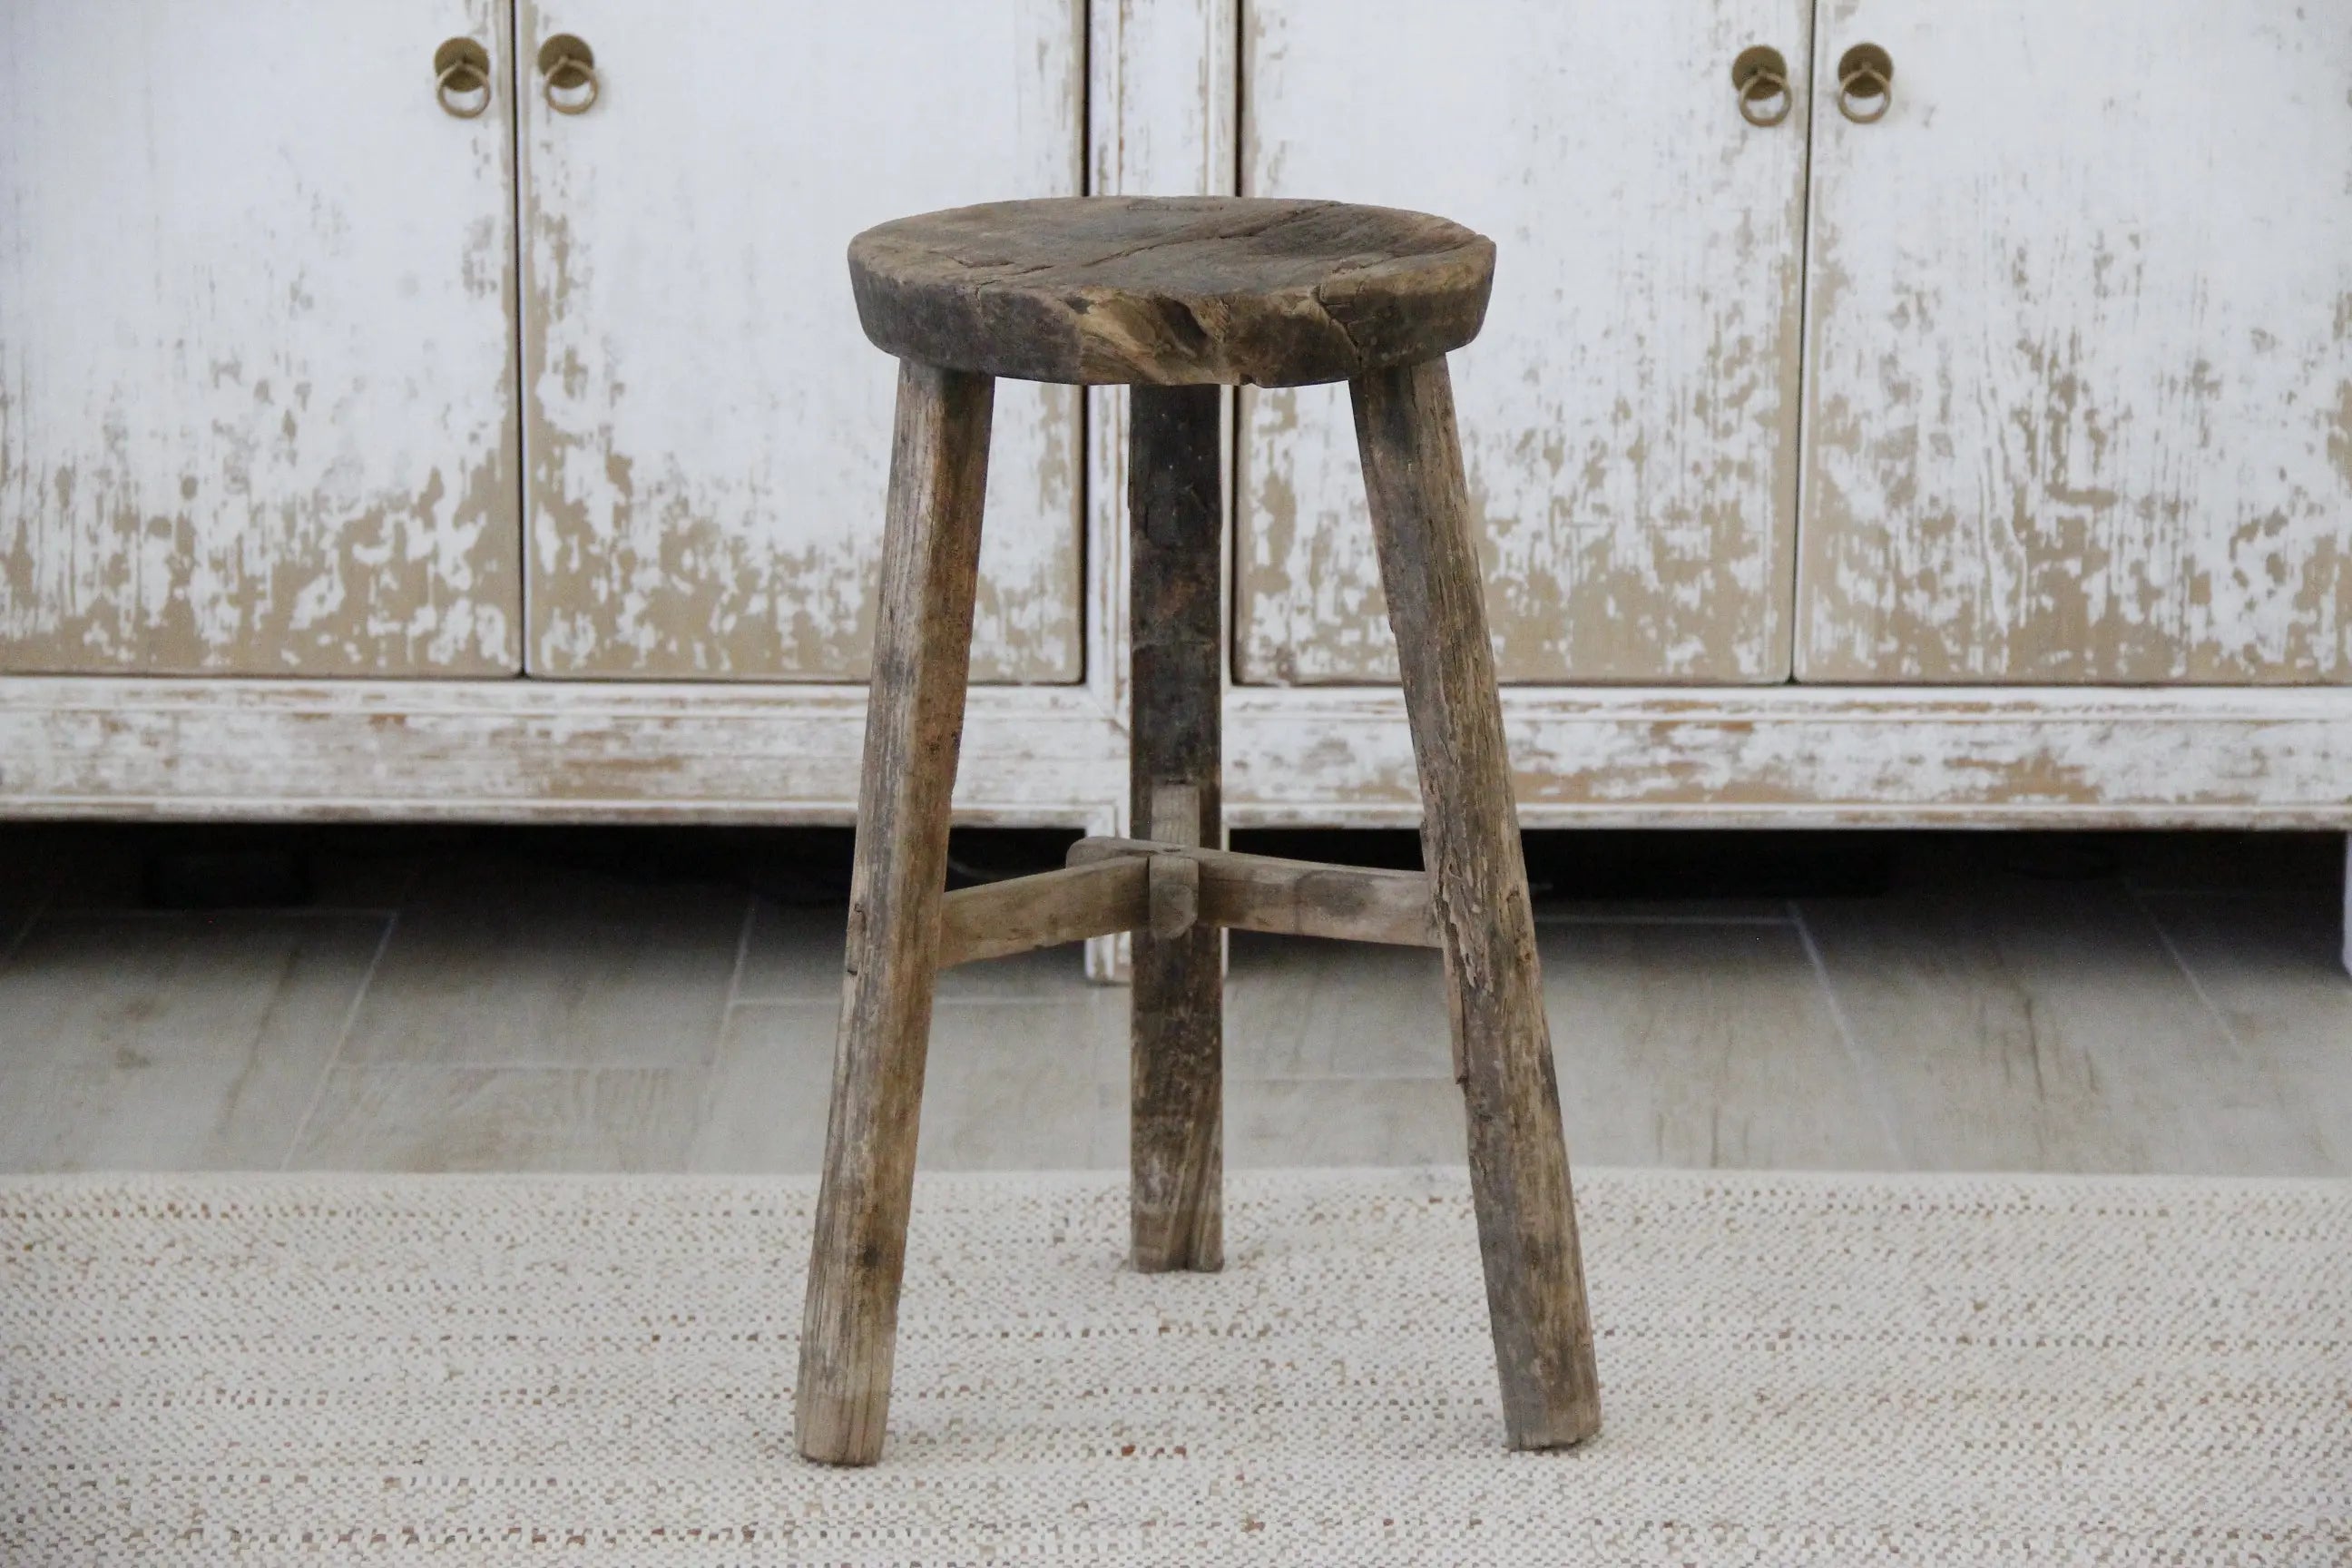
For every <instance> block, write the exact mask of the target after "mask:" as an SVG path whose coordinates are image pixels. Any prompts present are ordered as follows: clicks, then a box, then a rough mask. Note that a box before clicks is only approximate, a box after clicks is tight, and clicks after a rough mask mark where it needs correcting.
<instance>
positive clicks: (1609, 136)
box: [1238, 0, 1811, 684]
mask: <svg viewBox="0 0 2352 1568" xmlns="http://www.w3.org/2000/svg"><path fill="white" fill-rule="evenodd" d="M1810 13H1811V6H1810V5H1809V4H1807V3H1806V0H1691V3H1687V4H1676V5H1623V4H1617V3H1614V0H1466V3H1464V4H1458V5H1410V4H1402V3H1386V4H1380V5H1368V4H1365V3H1364V0H1250V4H1248V5H1247V6H1246V7H1245V18H1246V23H1247V26H1245V28H1244V51H1245V59H1244V72H1243V79H1244V93H1243V113H1244V148H1243V160H1242V164H1243V170H1244V187H1245V189H1246V191H1247V193H1248V194H1250V195H1284V196H1332V197H1339V198H1343V199H1347V200H1354V201H1370V202H1379V203H1383V204H1386V205H1394V206H1405V207H1416V208H1421V209H1423V210H1426V211H1431V212H1436V213H1441V214H1444V216H1448V217H1452V218H1456V219H1459V220H1460V221H1462V222H1464V223H1466V224H1469V225H1470V226H1473V227H1475V228H1477V229H1479V230H1481V231H1482V232H1484V233H1486V234H1487V235H1489V236H1491V237H1493V238H1494V240H1495V242H1496V247H1498V252H1499V254H1498V258H1497V261H1496V275H1495V295H1494V302H1493V305H1492V307H1491V309H1490V310H1489V311H1488V314H1487V318H1486V331H1485V332H1484V333H1483V334H1482V335H1481V336H1480V337H1479V339H1478V341H1477V342H1474V343H1472V344H1471V345H1470V346H1469V347H1468V348H1466V349H1465V350H1464V351H1463V352H1461V353H1458V354H1456V355H1454V366H1453V368H1454V384H1455V389H1456V397H1457V401H1458V403H1459V405H1460V411H1461V420H1462V445H1463V453H1464V458H1465V466H1466V468H1467V469H1468V474H1469V481H1470V495H1471V502H1472V505H1473V507H1474V509H1475V511H1476V513H1477V523H1478V532H1479V536H1480V546H1481V550H1480V553H1481V558H1482V560H1483V562H1484V563H1485V565H1486V573H1487V582H1488V619H1489V622H1490V623H1491V626H1492V627H1493V631H1494V635H1495V642H1496V657H1497V661H1498V664H1499V667H1500V669H1501V672H1502V674H1503V676H1504V678H1505V679H1509V680H1522V681H1536V680H1549V681H1559V680H1570V679H1573V680H1650V681H1685V680H1688V681H1701V680H1706V681H1722V682H1733V681H1741V682H1745V681H1765V680H1778V679H1782V678H1783V677H1785V676H1786V675H1787V673H1788V668H1789V648H1788V642H1789V634H1788V613H1787V611H1788V600H1789V594H1790V562H1791V558H1792V552H1793V549H1794V545H1793V542H1792V534H1791V528H1792V519H1793V516H1794V506H1795V495H1796V434H1795V426H1794V415H1795V409H1796V398H1797V389H1796V372H1797V350H1798V342H1797V338H1798V319H1797V290H1798V256H1799V237H1798V224H1799V222H1800V219H1801V203H1802V190H1803V179H1804V153H1805V146H1804V134H1803V124H1802V116H1801V114H1795V115H1791V117H1790V120H1789V121H1787V122H1786V123H1784V124H1782V125H1780V126H1778V127H1775V128H1772V129H1769V130H1768V129H1759V128H1756V127H1753V126H1749V125H1748V124H1746V123H1744V122H1743V121H1741V119H1740V117H1739V111H1738V100H1737V97H1736V95H1735V93H1734V91H1733V89H1732V86H1731V79H1730V68H1731V61H1732V58H1733V57H1734V56H1736V55H1737V54H1738V53H1739V51H1740V50H1741V49H1743V48H1745V47H1748V45H1751V44H1769V45H1771V46H1772V47H1775V48H1778V49H1780V51H1781V52H1782V54H1783V55H1785V56H1786V57H1787V58H1789V59H1790V61H1791V62H1793V63H1794V64H1795V65H1796V67H1797V68H1800V69H1801V63H1802V61H1803V60H1804V59H1805V58H1806V51H1807V47H1808V44H1807V38H1808V17H1809V16H1810ZM1797 91H1798V93H1799V95H1800V97H1799V103H1800V107H1801V104H1802V101H1803V85H1802V83H1799V84H1798V85H1797ZM1242 408H1243V437H1242V449H1241V475H1242V478H1241V500H1242V514H1241V519H1242V521H1241V531H1240V537H1239V541H1238V551H1239V555H1240V559H1241V562H1242V571H1243V583H1242V594H1241V599H1240V605H1241V611H1240V640H1239V656H1238V657H1239V661H1240V674H1241V678H1242V679H1244V680H1246V681H1251V682H1260V683H1268V682H1271V683H1282V684H1288V683H1294V682H1317V681H1352V680H1365V679H1381V680H1387V679H1394V678H1395V668H1396V666H1395V653H1394V647H1393V644H1392V642H1391V638H1390V634H1389V629H1388V624H1387V620H1386V618H1385V615H1384V613H1383V610H1382V601H1381V594H1380V586H1379V584H1380V576H1379V573H1378V571H1377V570H1376V568H1375V565H1374V563H1373V558H1372V547H1371V534H1370V527H1369V525H1368V522H1367V521H1366V513H1365V511H1364V505H1363V496H1362V484H1361V481H1360V478H1359V473H1358V467H1357V460H1356V452H1355V440H1354V435H1353V431H1352V429H1351V428H1350V426H1349V414H1348V403H1347V398H1346V396H1345V395H1344V393H1343V392H1342V391H1341V390H1340V389H1338V388H1328V387H1327V388H1310V389H1307V390H1304V391H1297V392H1270V393H1261V392H1256V391H1246V392H1244V394H1243V396H1242Z"/></svg>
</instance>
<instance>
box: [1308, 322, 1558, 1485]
mask: <svg viewBox="0 0 2352 1568" xmlns="http://www.w3.org/2000/svg"><path fill="white" fill-rule="evenodd" d="M1350 391H1351V393H1352V394H1353V400H1354V403H1355V410H1356V439H1357V443H1358V446H1359V447H1360V449H1361V451H1362V454H1363V464H1364V484H1365V489H1366V490H1367V492H1368V494H1369V497H1370V502H1371V513H1372V528H1373V531H1374V533H1375V535H1376V536H1377V539H1378V542H1379V546H1380V557H1381V583H1382V584H1383V585H1384V587H1385V588H1386V590H1387V593H1388V602H1389V621H1390V624H1391V626H1393V627H1394V628H1395V631H1396V640H1397V647H1398V652H1399V655H1400V658H1401V661H1402V670H1403V677H1404V700H1405V709H1406V711H1407V713H1408V714H1409V715H1410V716H1411V720H1412V749H1413V755H1414V757H1415V759H1416V760H1417V761H1418V763H1419V764H1420V770H1421V800H1422V827H1421V837H1422V850H1423V857H1424V858H1426V860H1427V861H1428V866H1429V873H1430V882H1431V892H1432V897H1433V900H1434V901H1435V904H1436V910H1437V920H1438V924H1439V926H1440V928H1441V930H1442V931H1443V933H1444V943H1445V973H1446V984H1447V986H1448V988H1449V990H1450V991H1451V993H1452V996H1451V1001H1452V1004H1453V1014H1454V1071H1455V1076H1456V1077H1458V1078H1459V1079H1461V1083H1462V1091H1463V1095H1464V1098H1465V1100H1466V1101H1467V1102H1468V1110H1469V1120H1470V1181H1471V1185H1472V1188H1473V1190H1474V1192H1475V1195H1476V1203H1477V1211H1478V1242H1479V1247H1480V1250H1481V1251H1482V1252H1483V1253H1484V1254H1485V1258H1486V1306H1487V1311H1488V1313H1489V1315H1490V1317H1491V1318H1492V1320H1493V1324H1494V1332H1495V1358H1496V1364H1497V1366H1498V1368H1499V1370H1500V1371H1501V1373H1502V1384H1503V1422H1504V1426H1505V1429H1506V1432H1507V1435H1508V1438H1509V1441H1510V1445H1511V1447H1514V1448H1554V1447H1564V1446H1566V1445H1568V1444H1570V1443H1575V1442H1578V1441H1580V1440H1581V1439H1583V1438H1586V1437H1589V1436H1591V1435H1592V1434H1593V1433H1594V1432H1595V1431H1597V1430H1599V1429H1600V1426H1601V1397H1600V1388H1599V1384H1598V1383H1597V1381H1596V1379H1595V1375H1594V1371H1593V1363H1592V1328H1591V1321H1590V1319H1589V1318H1588V1317H1587V1315H1586V1311H1585V1303H1584V1269H1583V1263H1582V1261H1581V1259H1580V1256H1579V1253H1578V1249H1577V1240H1576V1211H1575V1207H1574V1202H1573V1199H1572V1197H1571V1194H1570V1191H1569V1179H1568V1147H1567V1144H1566V1142H1565V1141H1564V1140H1563V1139H1562V1137H1561V1135H1560V1125H1559V1087H1558V1085H1557V1084H1556V1082H1555V1081H1554V1078H1553V1068H1552V1059H1551V1037H1550V1035H1549V1031H1548V1029H1547V1027H1546V1025H1545V1022H1544V1005H1543V985H1542V979H1541V976H1540V974H1539V973H1538V969H1537V963H1536V931H1535V917H1534V912H1533V910H1530V909H1529V908H1528V873H1527V862H1526V860H1525V858H1523V856H1522V854H1521V852H1520V848H1519V837H1518V822H1517V813H1516V811H1515V809H1514V807H1513V805H1512V801H1511V770H1510V760H1509V758H1508V756H1507V753H1506V752H1505V750H1504V742H1503V708H1502V701H1501V697H1500V694H1499V693H1498V691H1497V690H1496V684H1495V659H1494V650H1493V648H1492V647H1491V645H1490V644H1489V643H1488V641H1487V637H1486V601H1485V597H1484V595H1483V593H1482V590H1481V586H1480V577H1479V571H1478V556H1477V552H1476V550H1475V547H1474V546H1473V544H1472V542H1471V539H1470V530H1469V500H1468V495H1467V492H1466V490H1465V486H1464V482H1463V475H1462V448H1461V445H1460V441H1459V438H1458V437H1457V435H1456V433H1455V430H1454V392H1453V385H1452V383H1451V381H1450V380H1449V379H1448V377H1447V375H1446V370H1445V362H1444V360H1430V361H1428V362H1426V363H1421V364H1416V365H1409V366H1405V367H1402V368H1401V369H1396V370H1389V371H1382V372H1380V373H1377V374H1372V375H1368V376H1365V377H1363V378H1362V379H1360V380H1359V381H1357V382H1355V383H1354V384H1352V385H1351V387H1350Z"/></svg>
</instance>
